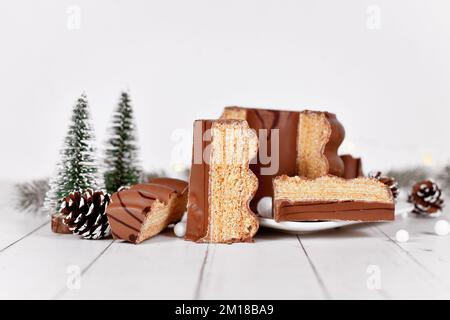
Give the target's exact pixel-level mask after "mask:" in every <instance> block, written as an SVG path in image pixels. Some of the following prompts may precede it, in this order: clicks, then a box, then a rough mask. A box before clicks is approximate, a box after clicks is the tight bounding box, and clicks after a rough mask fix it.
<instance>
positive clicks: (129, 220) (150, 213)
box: [106, 178, 188, 244]
mask: <svg viewBox="0 0 450 320" xmlns="http://www.w3.org/2000/svg"><path fill="white" fill-rule="evenodd" d="M187 191H188V184H187V182H185V181H182V180H178V179H171V178H155V179H152V180H150V181H149V182H148V183H142V184H137V185H134V186H132V187H131V188H129V189H123V190H121V191H118V192H116V193H114V194H113V195H112V197H111V203H110V204H109V206H108V208H107V209H106V214H107V216H108V221H109V224H110V226H111V231H112V235H113V238H114V239H121V240H125V241H129V242H132V243H135V244H137V243H140V242H142V241H144V240H146V239H148V238H150V237H153V236H154V235H156V234H158V233H160V232H161V231H162V230H164V229H165V228H166V227H167V226H168V225H169V224H171V223H175V222H178V221H180V220H181V218H182V216H183V213H184V212H185V211H186V205H187V194H188V192H187Z"/></svg>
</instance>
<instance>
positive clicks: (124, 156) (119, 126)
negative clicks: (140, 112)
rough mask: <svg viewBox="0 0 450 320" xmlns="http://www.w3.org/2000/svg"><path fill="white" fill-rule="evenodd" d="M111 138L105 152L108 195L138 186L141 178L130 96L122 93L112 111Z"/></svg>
mask: <svg viewBox="0 0 450 320" xmlns="http://www.w3.org/2000/svg"><path fill="white" fill-rule="evenodd" d="M110 134H111V136H110V138H109V140H108V143H107V147H106V151H105V165H106V170H105V175H104V178H105V184H106V190H107V191H108V192H109V193H114V192H116V191H117V190H118V189H119V188H120V187H123V186H129V185H133V184H136V183H138V182H139V181H140V180H141V178H142V169H141V165H140V161H139V147H138V144H137V139H136V127H135V124H134V117H133V109H132V107H131V101H130V96H129V94H128V93H127V92H122V94H121V95H120V99H119V104H118V106H117V108H116V110H115V111H114V114H113V119H112V126H111V128H110Z"/></svg>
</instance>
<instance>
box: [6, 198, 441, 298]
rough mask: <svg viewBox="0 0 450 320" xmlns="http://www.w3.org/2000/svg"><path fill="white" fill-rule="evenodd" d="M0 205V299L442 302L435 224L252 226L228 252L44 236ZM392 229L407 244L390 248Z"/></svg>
mask: <svg viewBox="0 0 450 320" xmlns="http://www.w3.org/2000/svg"><path fill="white" fill-rule="evenodd" d="M4 202H6V201H1V199H0V298H1V299H14V298H21V299H23V298H24V299H34V298H39V299H100V298H102V299H103V298H105V299H109V298H111V299H119V298H120V299H122V298H124V299H220V298H224V299H328V298H331V299H355V298H356V299H371V298H374V299H383V298H387V299H396V298H406V299H415V298H425V299H427V298H447V299H448V298H450V236H437V235H434V233H433V227H434V223H435V222H436V220H435V219H418V218H411V217H409V218H402V217H400V218H398V219H397V221H395V222H393V223H378V224H365V225H357V226H351V227H347V228H341V229H335V230H330V231H325V232H320V233H314V234H309V235H303V236H296V235H289V234H284V233H279V232H274V231H270V230H267V229H261V230H260V232H259V233H258V235H257V237H256V242H255V243H253V244H233V245H211V244H210V245H207V244H195V243H192V242H186V241H183V240H181V239H179V238H176V237H175V236H174V235H173V231H172V230H171V229H168V230H166V231H165V232H163V233H162V234H160V235H158V236H156V237H154V238H152V239H150V240H148V241H146V242H144V243H142V244H140V245H132V244H128V243H121V242H118V241H113V240H98V241H92V240H91V241H90V240H81V239H79V238H77V237H76V236H71V235H57V234H53V233H52V232H51V230H50V223H49V221H48V218H46V217H33V216H32V215H29V214H24V213H20V212H16V211H15V210H14V209H11V208H9V206H8V204H5V203H4ZM448 213H449V212H447V214H448ZM443 219H446V218H445V214H444V218H443ZM399 229H405V230H407V231H408V232H409V234H410V240H409V241H408V242H406V243H397V242H396V241H395V233H396V231H397V230H399ZM78 272H79V273H78ZM78 275H79V276H78Z"/></svg>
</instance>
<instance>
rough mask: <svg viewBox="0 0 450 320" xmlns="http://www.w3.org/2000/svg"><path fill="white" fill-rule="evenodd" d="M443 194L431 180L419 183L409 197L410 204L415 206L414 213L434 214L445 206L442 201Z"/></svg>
mask: <svg viewBox="0 0 450 320" xmlns="http://www.w3.org/2000/svg"><path fill="white" fill-rule="evenodd" d="M441 195H442V192H441V190H440V189H439V187H438V185H437V184H436V183H434V182H433V181H431V180H423V181H419V182H417V183H416V184H415V185H414V186H413V187H412V190H411V194H410V195H409V202H411V203H413V204H414V210H413V212H414V213H416V214H428V215H431V214H434V213H436V212H438V211H440V210H442V207H443V205H444V200H443V199H441Z"/></svg>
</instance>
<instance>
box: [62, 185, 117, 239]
mask: <svg viewBox="0 0 450 320" xmlns="http://www.w3.org/2000/svg"><path fill="white" fill-rule="evenodd" d="M109 201H110V197H109V194H107V193H104V192H103V191H95V192H94V191H92V189H87V190H86V191H85V192H84V193H82V192H80V191H75V192H72V193H70V194H69V195H68V196H67V197H65V198H64V199H63V201H62V203H61V210H60V212H61V213H62V214H64V215H65V217H64V220H63V222H64V224H65V225H66V226H67V227H68V228H69V230H70V231H72V233H73V234H78V235H80V236H82V237H83V238H85V239H101V238H105V237H107V236H109V235H110V234H111V229H110V227H109V222H108V218H107V216H106V213H105V210H106V207H107V206H108V204H109Z"/></svg>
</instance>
